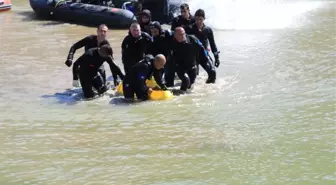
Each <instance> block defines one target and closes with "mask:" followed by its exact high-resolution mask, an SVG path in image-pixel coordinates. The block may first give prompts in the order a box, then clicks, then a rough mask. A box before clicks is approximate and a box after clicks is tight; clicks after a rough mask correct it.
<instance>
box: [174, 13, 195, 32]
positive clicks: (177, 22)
mask: <svg viewBox="0 0 336 185" xmlns="http://www.w3.org/2000/svg"><path fill="white" fill-rule="evenodd" d="M194 23H195V18H194V16H192V15H190V18H189V19H185V18H183V17H182V16H181V15H179V16H177V17H175V18H174V19H173V21H172V23H171V30H172V31H174V30H175V28H177V27H180V26H182V27H183V28H185V27H186V26H189V25H191V24H194Z"/></svg>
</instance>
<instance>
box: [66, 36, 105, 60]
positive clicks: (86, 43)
mask: <svg viewBox="0 0 336 185" xmlns="http://www.w3.org/2000/svg"><path fill="white" fill-rule="evenodd" d="M105 44H108V45H110V43H109V42H108V41H107V40H104V41H102V42H101V43H100V44H99V46H102V45H105ZM99 46H98V39H97V35H89V36H87V37H85V38H83V39H82V40H80V41H78V42H76V43H75V44H74V45H72V46H71V48H70V51H69V55H68V59H70V60H72V59H73V56H74V54H75V52H76V50H77V49H80V48H82V47H84V50H85V51H87V50H89V49H91V48H97V47H99Z"/></svg>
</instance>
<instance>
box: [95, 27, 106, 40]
mask: <svg viewBox="0 0 336 185" xmlns="http://www.w3.org/2000/svg"><path fill="white" fill-rule="evenodd" d="M107 31H108V27H107V26H106V24H101V25H99V26H98V28H97V36H98V40H105V39H106V36H107Z"/></svg>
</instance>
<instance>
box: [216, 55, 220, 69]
mask: <svg viewBox="0 0 336 185" xmlns="http://www.w3.org/2000/svg"><path fill="white" fill-rule="evenodd" d="M219 64H220V61H219V58H218V57H217V58H215V67H219Z"/></svg>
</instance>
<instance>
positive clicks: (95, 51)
mask: <svg viewBox="0 0 336 185" xmlns="http://www.w3.org/2000/svg"><path fill="white" fill-rule="evenodd" d="M112 56H113V50H112V48H111V46H109V45H108V44H105V45H103V46H101V47H100V48H91V49H89V50H88V51H86V52H85V53H84V54H83V55H82V56H80V57H79V58H78V59H77V60H76V62H75V63H74V65H78V66H79V80H80V83H81V85H82V90H83V93H84V97H85V98H94V97H95V95H96V94H95V92H94V91H93V88H94V89H95V90H96V91H97V92H98V95H101V94H103V93H105V92H106V91H107V90H108V87H107V85H106V83H105V82H104V79H103V78H102V76H101V75H100V73H98V70H99V67H100V66H102V64H103V63H104V62H105V61H106V62H107V63H108V64H109V66H110V69H111V72H112V73H114V69H115V67H116V65H115V64H114V62H113V60H112Z"/></svg>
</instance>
